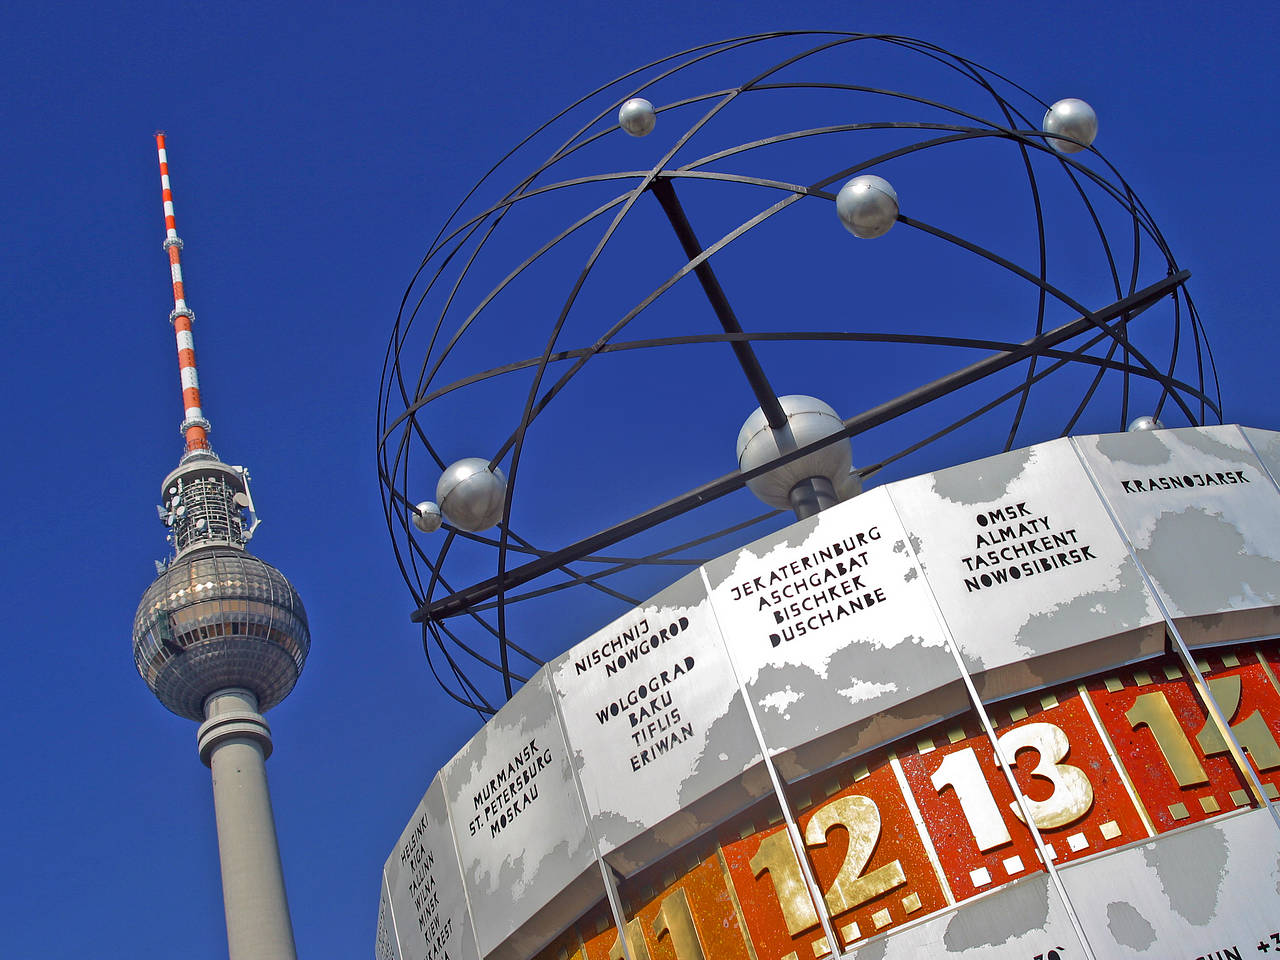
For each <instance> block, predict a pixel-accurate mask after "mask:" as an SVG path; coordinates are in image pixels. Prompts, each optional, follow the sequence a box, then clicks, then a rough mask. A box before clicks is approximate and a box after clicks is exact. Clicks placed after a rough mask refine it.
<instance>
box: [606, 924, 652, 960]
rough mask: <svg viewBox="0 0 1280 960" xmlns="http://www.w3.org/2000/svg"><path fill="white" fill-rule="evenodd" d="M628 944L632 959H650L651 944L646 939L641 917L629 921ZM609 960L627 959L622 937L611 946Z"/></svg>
mask: <svg viewBox="0 0 1280 960" xmlns="http://www.w3.org/2000/svg"><path fill="white" fill-rule="evenodd" d="M627 946H628V947H629V948H630V950H631V960H649V945H648V944H647V943H645V940H644V930H642V929H641V927H640V918H639V917H637V918H636V919H634V920H628V921H627ZM609 960H626V955H625V954H624V953H623V952H622V938H621V937H618V938H617V939H616V940H614V941H613V946H612V947H610V948H609Z"/></svg>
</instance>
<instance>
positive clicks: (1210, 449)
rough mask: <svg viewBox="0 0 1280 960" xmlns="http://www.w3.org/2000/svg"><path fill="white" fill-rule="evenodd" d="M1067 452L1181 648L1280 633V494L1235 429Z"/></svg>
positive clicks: (1125, 438)
mask: <svg viewBox="0 0 1280 960" xmlns="http://www.w3.org/2000/svg"><path fill="white" fill-rule="evenodd" d="M1075 443H1076V446H1077V449H1079V450H1080V452H1081V454H1082V455H1083V456H1084V458H1085V460H1086V461H1087V463H1088V465H1089V468H1090V470H1091V471H1092V472H1093V474H1094V476H1095V478H1096V479H1097V481H1098V484H1099V486H1100V487H1101V488H1102V490H1103V492H1104V493H1105V495H1106V497H1107V500H1108V502H1109V503H1110V504H1111V508H1112V510H1114V512H1115V514H1116V516H1117V517H1118V518H1119V521H1120V525H1121V526H1122V527H1123V529H1124V530H1125V532H1126V534H1127V535H1128V537H1129V539H1130V540H1131V541H1132V543H1133V546H1134V549H1135V552H1136V553H1137V555H1138V559H1139V560H1140V561H1141V562H1142V565H1143V566H1144V567H1145V568H1146V569H1147V572H1148V573H1149V574H1150V576H1151V579H1152V581H1153V582H1154V584H1155V587H1156V589H1157V590H1158V591H1159V593H1160V595H1161V597H1162V598H1163V600H1164V601H1165V604H1166V605H1167V607H1168V608H1169V612H1170V614H1171V615H1172V616H1173V617H1174V618H1175V619H1177V620H1178V627H1179V629H1180V631H1181V632H1182V634H1183V638H1184V639H1185V640H1186V641H1187V642H1188V643H1190V644H1210V643H1225V642H1227V641H1230V640H1236V639H1242V638H1246V637H1251V636H1260V635H1269V634H1274V633H1276V632H1278V631H1280V610H1277V608H1276V606H1275V605H1276V604H1277V603H1280V495H1278V494H1277V492H1276V487H1275V485H1274V484H1273V483H1272V482H1271V480H1270V478H1269V477H1268V476H1267V474H1266V473H1265V472H1264V470H1263V468H1262V465H1261V464H1260V463H1259V462H1258V460H1257V458H1256V457H1255V456H1254V455H1253V453H1252V451H1251V450H1250V449H1249V446H1248V443H1247V442H1246V441H1245V439H1244V436H1243V434H1241V432H1240V430H1239V428H1237V427H1234V426H1228V427H1186V428H1182V429H1178V430H1148V431H1142V432H1137V433H1117V434H1106V435H1103V436H1091V437H1079V438H1076V440H1075Z"/></svg>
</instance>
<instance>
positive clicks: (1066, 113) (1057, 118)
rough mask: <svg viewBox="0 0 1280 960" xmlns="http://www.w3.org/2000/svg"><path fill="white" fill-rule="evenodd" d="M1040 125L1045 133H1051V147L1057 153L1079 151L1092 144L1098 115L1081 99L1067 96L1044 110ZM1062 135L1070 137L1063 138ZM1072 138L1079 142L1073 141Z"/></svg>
mask: <svg viewBox="0 0 1280 960" xmlns="http://www.w3.org/2000/svg"><path fill="white" fill-rule="evenodd" d="M1042 126H1043V128H1044V132H1045V133H1049V134H1053V136H1052V137H1050V138H1049V145H1050V146H1051V147H1053V149H1055V150H1057V151H1058V152H1059V153H1079V152H1080V151H1081V150H1084V149H1086V148H1087V147H1090V146H1092V145H1093V139H1094V137H1096V136H1097V135H1098V115H1097V114H1096V113H1094V112H1093V107H1091V106H1089V105H1088V104H1087V103H1085V102H1084V101H1083V100H1077V99H1075V98H1074V97H1068V98H1066V99H1065V100H1059V101H1058V102H1057V103H1055V104H1054V105H1053V106H1051V107H1050V108H1049V109H1048V110H1046V111H1045V115H1044V123H1043V124H1042ZM1062 137H1070V138H1071V139H1070V140H1063V139H1061V138H1062ZM1073 140H1075V141H1079V142H1078V143H1073V142H1072V141H1073Z"/></svg>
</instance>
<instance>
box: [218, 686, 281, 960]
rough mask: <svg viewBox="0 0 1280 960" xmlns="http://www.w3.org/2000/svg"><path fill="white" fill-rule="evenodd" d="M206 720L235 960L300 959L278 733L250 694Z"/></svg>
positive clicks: (230, 696) (226, 701)
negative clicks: (278, 800)
mask: <svg viewBox="0 0 1280 960" xmlns="http://www.w3.org/2000/svg"><path fill="white" fill-rule="evenodd" d="M205 714H206V716H207V717H208V719H206V720H205V722H204V723H203V724H202V725H201V727H200V733H199V736H198V741H199V745H200V759H201V760H203V761H204V762H205V763H206V764H208V766H209V769H210V770H211V771H212V774H213V805H214V811H215V814H216V817H217V823H218V857H219V860H220V861H221V863H222V903H223V908H224V910H225V911H226V917H227V950H228V954H229V957H230V960H296V958H297V951H296V949H295V947H294V942H293V925H292V923H291V922H290V919H289V903H288V900H287V899H286V897H285V890H284V873H283V871H282V868H281V865H280V848H279V845H278V844H277V842H276V825H275V819H274V818H273V816H272V813H271V794H270V791H269V790H268V788H267V767H266V758H267V757H268V756H269V755H270V752H271V729H270V728H269V727H268V726H267V722H266V720H265V719H264V718H263V716H262V714H260V713H259V712H258V700H257V698H256V697H255V696H254V695H253V694H252V693H250V692H249V691H248V690H242V689H237V688H230V689H227V690H220V691H218V692H217V693H215V694H214V695H213V696H211V697H210V698H209V699H208V701H207V702H206V704H205Z"/></svg>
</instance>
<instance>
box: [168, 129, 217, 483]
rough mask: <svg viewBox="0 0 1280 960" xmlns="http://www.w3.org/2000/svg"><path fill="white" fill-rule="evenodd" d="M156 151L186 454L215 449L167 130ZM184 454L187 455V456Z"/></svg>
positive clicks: (170, 316) (170, 315)
mask: <svg viewBox="0 0 1280 960" xmlns="http://www.w3.org/2000/svg"><path fill="white" fill-rule="evenodd" d="M156 153H157V154H159V156H160V189H161V193H162V195H163V197H164V230H165V238H164V248H165V250H166V252H168V254H169V273H170V275H171V276H172V277H173V312H172V313H170V314H169V322H170V323H172V324H173V333H174V337H175V338H176V339H177V342H178V373H179V375H180V376H181V377H182V407H183V412H184V417H183V420H182V435H183V436H184V437H185V438H186V441H187V450H186V454H185V456H190V455H192V454H194V453H197V452H199V451H205V452H208V453H212V452H213V450H212V448H211V447H210V446H209V431H210V429H211V428H210V426H209V421H208V420H206V419H205V416H204V408H203V407H201V405H200V377H199V375H198V374H197V373H196V346H195V338H194V336H193V335H192V330H191V327H192V323H193V321H194V320H195V318H196V315H195V314H194V313H193V312H192V310H191V308H190V307H188V306H187V294H186V290H185V289H184V288H183V285H182V239H181V238H180V237H179V236H178V221H177V219H176V218H175V217H174V213H173V188H172V187H171V186H170V184H169V155H168V153H167V152H166V150H165V146H164V131H163V130H162V131H159V132H157V133H156ZM184 458H185V457H184Z"/></svg>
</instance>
